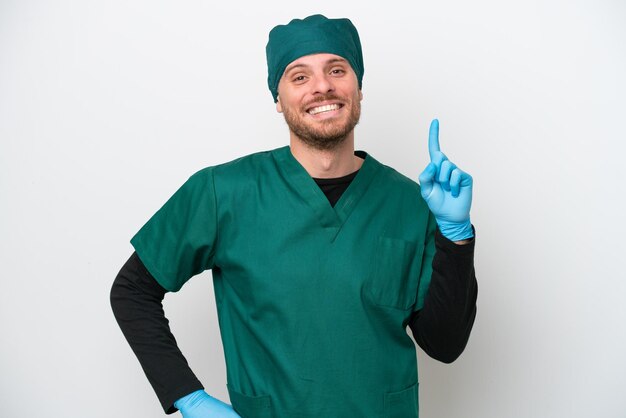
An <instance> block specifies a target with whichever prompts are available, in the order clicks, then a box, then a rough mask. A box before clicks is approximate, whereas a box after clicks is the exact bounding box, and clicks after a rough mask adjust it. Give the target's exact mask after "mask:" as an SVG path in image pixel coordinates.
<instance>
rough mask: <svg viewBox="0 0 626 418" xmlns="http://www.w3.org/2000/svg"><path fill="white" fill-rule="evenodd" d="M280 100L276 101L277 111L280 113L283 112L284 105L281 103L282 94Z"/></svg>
mask: <svg viewBox="0 0 626 418" xmlns="http://www.w3.org/2000/svg"><path fill="white" fill-rule="evenodd" d="M277 99H278V101H277V102H276V111H277V112H278V113H283V106H282V105H281V104H280V96H278V98H277Z"/></svg>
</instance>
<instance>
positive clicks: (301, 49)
mask: <svg viewBox="0 0 626 418" xmlns="http://www.w3.org/2000/svg"><path fill="white" fill-rule="evenodd" d="M265 53H266V55H267V84H268V86H269V88H270V91H271V92H272V96H273V97H274V102H276V101H278V82H279V81H280V78H281V77H282V76H283V73H284V72H285V68H287V66H288V65H289V63H291V62H293V61H295V60H296V59H298V58H300V57H303V56H305V55H311V54H318V53H328V54H335V55H339V56H340V57H343V58H345V59H346V60H347V61H348V62H349V63H350V65H351V66H352V69H353V70H354V72H355V73H356V76H357V79H358V80H359V88H361V87H362V84H363V71H364V67H363V51H362V50H361V40H360V39H359V33H358V32H357V30H356V28H355V27H354V25H353V24H352V22H351V21H350V19H328V18H326V17H325V16H322V15H313V16H309V17H307V18H305V19H302V20H301V19H293V20H292V21H291V22H289V23H288V24H287V25H278V26H276V27H274V28H273V29H272V30H271V31H270V35H269V40H268V41H267V46H266V48H265Z"/></svg>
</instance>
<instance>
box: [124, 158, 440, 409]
mask: <svg viewBox="0 0 626 418" xmlns="http://www.w3.org/2000/svg"><path fill="white" fill-rule="evenodd" d="M435 228H436V223H435V220H434V218H433V216H432V214H431V213H430V211H429V210H428V207H427V205H426V203H425V202H424V200H423V199H422V197H421V194H420V189H419V185H418V184H417V183H415V182H413V181H412V180H410V179H408V178H407V177H405V176H403V175H401V174H399V173H398V172H397V171H395V170H393V169H391V168H389V167H387V166H385V165H383V164H381V163H379V162H378V161H376V160H375V159H374V158H372V156H370V155H368V154H365V160H364V162H363V165H362V167H361V169H360V170H359V172H358V173H357V175H356V177H355V178H354V180H353V181H352V183H351V184H350V185H349V187H348V188H347V189H346V191H345V192H344V193H343V195H342V196H341V198H340V199H339V201H338V202H337V203H336V205H335V207H332V206H331V205H330V203H329V201H328V199H327V198H326V196H325V195H324V193H323V192H322V190H321V189H320V188H319V186H318V185H317V184H316V183H315V181H314V180H313V179H312V178H311V176H310V175H309V174H308V173H307V172H306V171H305V169H304V168H303V167H302V166H301V165H300V163H298V161H297V160H296V159H295V158H294V157H293V155H292V153H291V149H290V148H289V147H288V146H286V147H282V148H278V149H275V150H272V151H265V152H260V153H256V154H252V155H249V156H246V157H242V158H240V159H237V160H235V161H232V162H229V163H225V164H221V165H217V166H212V167H208V168H205V169H203V170H201V171H199V172H197V173H196V174H194V175H193V176H192V177H190V178H189V180H188V181H187V182H185V184H184V185H183V186H182V187H181V188H180V189H179V190H178V191H177V192H176V193H175V194H174V195H173V196H172V197H171V198H170V199H169V200H168V201H167V203H166V204H165V205H164V206H163V207H162V208H161V209H160V210H159V211H158V212H157V213H156V214H155V215H154V216H153V217H152V218H151V219H150V220H149V221H148V222H147V223H146V225H145V226H144V227H143V228H142V229H141V230H140V231H139V232H138V233H137V235H135V236H134V237H133V239H132V240H131V242H132V244H133V246H134V247H135V249H136V251H137V254H138V255H139V257H140V258H141V260H142V261H143V263H144V264H145V265H146V267H147V268H148V270H149V271H150V273H151V274H152V275H153V276H154V277H155V278H156V280H157V281H158V282H159V283H160V284H161V286H163V287H164V288H165V289H167V290H169V291H177V290H179V289H180V288H181V287H182V286H183V284H184V283H185V282H186V281H187V280H188V279H189V278H191V277H192V276H194V275H196V274H198V273H200V272H202V271H204V270H207V269H212V273H213V284H214V288H215V297H216V304H217V312H218V319H219V326H220V331H221V336H222V344H223V347H224V354H225V360H226V370H227V388H228V392H229V394H230V401H231V403H232V405H233V407H234V408H235V410H236V411H237V413H239V415H241V416H242V417H243V418H270V417H273V418H283V417H284V418H314V417H315V418H319V417H325V418H331V417H341V418H345V417H351V418H354V417H367V418H372V417H381V418H383V417H385V418H413V417H418V415H419V413H418V378H417V360H416V352H415V345H414V343H413V341H412V340H411V338H410V337H409V335H408V334H407V331H406V325H407V323H408V320H409V318H410V316H411V314H412V313H413V312H414V311H418V310H419V309H421V308H422V306H423V303H424V297H425V295H426V292H427V290H428V285H429V282H430V277H431V273H432V266H431V264H432V258H433V255H434V252H435V246H434V234H435Z"/></svg>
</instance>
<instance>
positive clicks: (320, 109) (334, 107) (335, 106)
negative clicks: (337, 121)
mask: <svg viewBox="0 0 626 418" xmlns="http://www.w3.org/2000/svg"><path fill="white" fill-rule="evenodd" d="M337 109H339V105H338V104H331V105H324V106H319V107H314V108H313V109H311V110H309V114H311V115H317V114H318V113H322V112H328V111H330V110H337Z"/></svg>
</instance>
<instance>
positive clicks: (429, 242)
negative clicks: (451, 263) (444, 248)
mask: <svg viewBox="0 0 626 418" xmlns="http://www.w3.org/2000/svg"><path fill="white" fill-rule="evenodd" d="M428 212H429V213H428V224H427V226H426V236H425V239H424V251H423V252H422V260H421V261H422V263H421V265H422V267H421V271H420V277H419V283H418V286H417V298H416V301H415V306H414V307H413V312H417V311H419V310H420V309H422V308H423V307H424V300H425V299H426V294H427V293H428V287H429V286H430V279H431V277H432V274H433V258H434V257H435V232H436V231H437V221H436V220H435V216H434V215H433V213H432V212H430V211H428Z"/></svg>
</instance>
